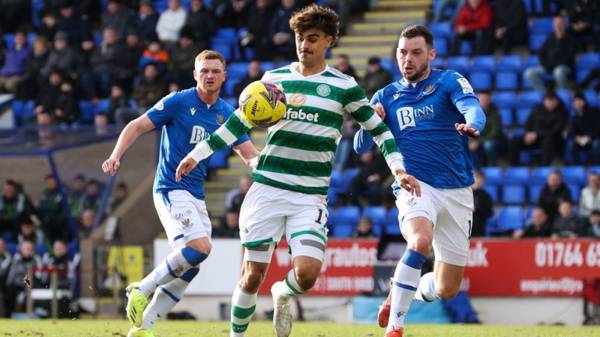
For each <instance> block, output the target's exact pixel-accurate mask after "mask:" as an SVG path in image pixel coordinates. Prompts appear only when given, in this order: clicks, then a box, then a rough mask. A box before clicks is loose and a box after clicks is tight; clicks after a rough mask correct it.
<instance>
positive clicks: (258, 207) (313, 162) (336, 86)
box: [176, 5, 420, 337]
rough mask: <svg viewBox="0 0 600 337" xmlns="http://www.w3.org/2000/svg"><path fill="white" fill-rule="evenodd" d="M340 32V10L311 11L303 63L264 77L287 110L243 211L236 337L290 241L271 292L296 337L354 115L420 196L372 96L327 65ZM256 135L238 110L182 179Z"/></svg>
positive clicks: (300, 49) (304, 18) (299, 36)
mask: <svg viewBox="0 0 600 337" xmlns="http://www.w3.org/2000/svg"><path fill="white" fill-rule="evenodd" d="M338 26H339V21H338V17H337V15H336V14H335V12H333V11H332V10H331V9H328V8H325V7H320V6H317V5H310V6H308V7H305V8H304V9H302V10H300V11H298V12H296V13H294V15H293V16H292V18H291V19H290V27H291V29H292V30H293V31H294V33H295V39H296V52H297V54H298V59H299V61H300V62H294V63H292V64H290V65H289V66H286V67H283V68H279V69H276V70H273V71H270V72H267V73H266V74H265V75H264V77H263V80H264V81H268V82H272V83H275V84H277V85H279V86H281V87H282V88H283V92H284V93H285V95H286V98H287V103H288V111H287V113H286V114H285V116H284V117H283V119H282V120H281V121H279V122H278V123H277V124H275V125H274V126H272V127H270V128H269V130H268V136H267V144H266V146H265V148H264V149H263V150H262V152H261V153H260V156H259V157H257V158H256V160H255V161H254V162H255V164H256V166H255V169H254V173H253V178H254V181H255V182H254V184H253V185H252V187H251V188H250V190H249V191H248V193H247V195H246V197H245V199H244V203H243V204H242V209H241V212H240V238H241V241H242V245H243V246H244V247H245V254H244V265H243V272H242V278H241V280H240V282H239V283H238V285H237V287H236V289H235V291H234V293H233V298H232V305H231V332H230V333H231V337H241V336H244V334H245V331H246V329H247V328H248V324H249V322H250V320H251V318H252V315H253V314H254V311H255V306H256V293H257V292H258V289H259V287H260V285H261V283H262V281H263V280H264V276H265V274H266V272H267V269H268V266H269V262H270V261H271V256H272V254H273V250H274V248H275V246H276V244H277V243H278V242H279V240H280V239H281V237H282V236H283V234H285V235H286V240H287V242H288V244H289V245H290V248H291V254H292V263H293V268H292V270H290V272H289V273H288V274H287V276H286V277H285V278H284V280H282V281H280V282H276V283H275V284H274V285H273V287H272V288H271V293H272V295H273V301H274V307H275V311H274V315H273V316H274V317H273V324H274V327H275V331H276V334H277V336H278V337H287V336H288V335H289V334H290V331H291V324H292V317H291V313H290V306H289V303H288V302H289V298H290V297H293V296H297V295H299V294H302V293H304V292H306V291H308V290H309V289H310V288H311V287H312V286H313V285H314V283H315V281H316V280H317V276H318V274H319V271H320V270H321V264H322V262H323V257H324V252H325V247H326V244H327V228H326V227H325V223H326V222H327V208H326V197H327V189H328V186H329V180H330V176H331V170H332V164H331V163H332V159H333V156H334V154H335V150H336V147H337V143H338V141H339V139H340V137H341V134H340V129H341V126H342V122H343V120H344V113H350V114H351V115H352V116H353V117H354V118H355V119H356V120H357V121H358V122H359V123H360V125H361V126H362V127H363V128H365V129H366V130H367V131H368V132H369V133H370V134H371V135H372V136H373V138H374V139H375V141H376V143H377V145H378V146H379V147H380V149H381V152H382V153H383V155H384V156H385V158H386V161H387V163H388V165H389V167H390V169H391V170H392V172H393V173H394V174H395V175H396V179H397V180H398V181H399V183H400V184H401V186H402V187H403V188H405V189H407V190H409V191H411V192H414V193H416V194H420V190H419V185H418V182H417V181H416V179H415V178H414V177H412V176H410V175H408V174H407V173H406V172H405V171H404V165H403V160H402V156H401V155H400V153H398V149H397V147H396V143H395V141H394V139H393V136H392V134H391V133H390V131H389V129H388V128H387V126H386V125H385V124H384V123H383V122H382V120H381V119H380V118H379V116H378V115H377V114H376V113H374V111H373V109H372V108H371V107H370V106H369V104H368V101H367V99H366V97H365V93H364V91H363V90H362V89H361V88H360V87H359V86H358V85H357V84H356V81H355V80H354V78H352V77H349V76H346V75H344V74H342V73H340V72H339V71H337V70H335V69H332V68H330V67H329V66H327V64H326V62H325V52H326V51H327V49H328V48H329V47H331V45H332V44H333V43H334V41H335V40H336V38H337V36H338ZM250 128H251V126H250V124H248V122H246V121H244V120H243V119H241V118H240V116H239V112H237V111H236V112H235V113H234V114H233V115H232V116H231V117H230V118H229V119H228V120H227V122H226V123H225V124H224V125H223V126H222V127H221V128H219V129H218V130H217V131H215V132H214V133H213V134H212V135H211V136H210V137H209V138H207V139H206V140H205V141H202V142H200V143H198V145H197V146H196V147H195V148H194V150H193V151H191V152H190V153H189V154H188V156H187V157H186V158H184V159H183V160H182V161H181V163H180V164H179V167H178V168H177V173H176V175H177V179H181V178H182V177H183V176H185V175H187V174H189V173H190V171H191V170H192V169H193V168H194V167H195V166H196V164H197V163H198V162H199V161H200V160H201V159H202V158H205V157H206V156H208V155H210V154H211V153H213V152H214V151H215V150H217V149H219V148H221V147H224V146H226V145H227V144H231V143H233V142H234V141H235V140H236V139H237V138H238V137H240V136H241V135H243V134H244V133H246V132H247V131H248V130H249V129H250Z"/></svg>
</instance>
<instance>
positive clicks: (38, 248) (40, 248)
mask: <svg viewBox="0 0 600 337" xmlns="http://www.w3.org/2000/svg"><path fill="white" fill-rule="evenodd" d="M35 252H36V254H38V255H39V256H44V254H46V253H47V252H48V247H46V244H45V243H38V244H36V245H35Z"/></svg>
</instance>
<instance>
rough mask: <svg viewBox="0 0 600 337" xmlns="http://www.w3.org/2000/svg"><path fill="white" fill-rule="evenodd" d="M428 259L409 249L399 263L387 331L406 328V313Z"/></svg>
mask: <svg viewBox="0 0 600 337" xmlns="http://www.w3.org/2000/svg"><path fill="white" fill-rule="evenodd" d="M426 259H427V257H425V256H424V255H422V254H420V253H419V252H417V251H414V250H410V249H408V250H406V251H405V252H404V255H403V256H402V260H401V261H400V262H398V265H397V266H396V270H395V272H394V278H393V279H392V281H393V282H392V289H391V291H392V300H391V308H390V319H389V321H388V325H387V330H386V331H391V330H393V329H394V328H399V327H403V326H404V319H405V318H406V313H407V312H408V308H409V307H410V303H411V302H412V300H413V297H414V295H415V291H416V290H417V286H418V285H419V279H420V278H421V267H422V266H423V263H424V262H425V260H426Z"/></svg>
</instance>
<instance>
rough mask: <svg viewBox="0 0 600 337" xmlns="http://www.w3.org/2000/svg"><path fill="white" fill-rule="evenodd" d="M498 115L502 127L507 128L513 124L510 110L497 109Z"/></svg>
mask: <svg viewBox="0 0 600 337" xmlns="http://www.w3.org/2000/svg"><path fill="white" fill-rule="evenodd" d="M498 110H499V111H498V112H499V113H500V118H502V126H504V127H505V128H506V127H509V126H511V125H512V124H513V113H512V109H507V108H502V109H498Z"/></svg>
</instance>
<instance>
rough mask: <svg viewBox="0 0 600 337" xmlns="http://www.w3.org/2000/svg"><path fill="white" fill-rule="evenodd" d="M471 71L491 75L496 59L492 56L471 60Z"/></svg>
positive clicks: (476, 57) (494, 68)
mask: <svg viewBox="0 0 600 337" xmlns="http://www.w3.org/2000/svg"><path fill="white" fill-rule="evenodd" d="M471 69H473V70H474V71H486V72H488V73H493V72H495V71H496V57H494V56H493V55H480V56H475V57H474V58H473V64H472V65H471Z"/></svg>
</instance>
